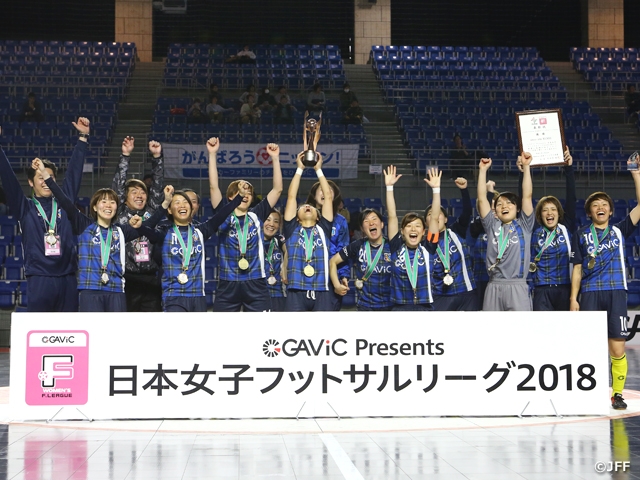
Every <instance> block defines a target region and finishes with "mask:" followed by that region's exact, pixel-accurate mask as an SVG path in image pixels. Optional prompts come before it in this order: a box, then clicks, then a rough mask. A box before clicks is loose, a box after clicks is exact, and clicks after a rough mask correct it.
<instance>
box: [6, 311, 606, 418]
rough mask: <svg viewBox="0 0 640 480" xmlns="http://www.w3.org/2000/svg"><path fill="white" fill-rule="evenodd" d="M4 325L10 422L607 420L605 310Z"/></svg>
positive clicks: (41, 316)
mask: <svg viewBox="0 0 640 480" xmlns="http://www.w3.org/2000/svg"><path fill="white" fill-rule="evenodd" d="M391 319H393V320H391ZM12 320H13V321H12V328H11V389H10V405H11V415H12V418H14V419H47V418H51V417H52V416H53V415H54V414H56V413H57V412H58V411H59V410H60V409H61V407H68V408H62V411H60V413H59V414H58V415H57V417H56V418H60V419H62V418H79V417H80V414H79V413H78V411H77V410H76V409H79V410H80V411H81V412H82V413H83V414H84V415H86V416H87V417H89V418H94V419H107V418H267V417H296V416H300V417H314V416H325V417H335V416H338V415H339V416H346V417H363V416H429V415H498V416H504V415H519V414H523V415H554V414H556V413H557V414H560V415H588V414H595V415H605V414H608V412H609V408H610V400H609V371H608V355H607V322H606V314H605V313H603V312H575V313H573V312H571V313H568V312H562V313H558V314H553V315H545V316H541V315H539V314H538V313H537V312H517V313H514V312H474V313H463V312H460V313H424V312H406V313H404V312H403V313H399V312H398V313H395V314H394V315H393V317H391V316H390V314H389V313H388V312H387V313H384V312H337V313H334V312H331V313H321V312H314V313H275V312H271V313H240V314H239V313H215V314H214V313H202V314H196V313H191V314H173V313H163V314H156V313H149V314H138V313H123V314H118V315H114V314H103V313H91V314H88V313H82V314H81V313H78V314H67V313H14V314H13V317H12ZM391 322H392V323H391ZM52 326H55V328H52ZM578 333H579V334H578ZM80 418H81V417H80Z"/></svg>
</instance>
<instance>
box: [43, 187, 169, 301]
mask: <svg viewBox="0 0 640 480" xmlns="http://www.w3.org/2000/svg"><path fill="white" fill-rule="evenodd" d="M46 184H47V186H48V187H49V188H50V189H51V192H52V193H53V196H54V197H55V198H56V200H57V201H58V202H59V204H60V207H62V209H63V210H64V211H65V212H66V213H67V215H68V218H69V221H70V222H71V225H72V228H73V233H74V234H75V235H77V239H78V290H79V291H80V311H81V312H126V311H127V305H126V298H125V294H124V292H125V288H124V287H125V280H124V273H125V255H124V248H125V242H129V241H131V240H133V239H134V238H138V237H140V236H141V235H143V234H144V233H151V232H152V230H151V228H153V227H155V225H156V223H158V221H159V220H160V219H161V218H162V217H163V216H164V213H163V212H160V211H159V212H158V213H157V214H155V215H154V216H153V217H151V218H150V219H149V220H148V221H147V222H145V224H144V225H143V226H141V227H140V228H138V229H136V228H133V227H131V226H130V225H122V226H114V227H113V228H112V229H111V232H112V234H111V248H110V250H109V259H108V261H107V264H106V269H105V270H103V268H102V257H101V255H102V253H101V243H105V244H106V243H107V242H109V238H108V235H109V230H110V229H109V228H104V227H101V226H99V225H98V224H97V223H96V221H95V220H93V219H92V218H89V217H87V216H86V215H84V214H82V213H80V211H78V209H77V208H76V207H75V205H74V204H73V202H72V201H71V200H70V199H69V197H67V196H66V195H65V194H64V192H63V191H62V189H61V188H60V187H59V186H58V184H57V183H56V182H55V180H54V179H53V178H48V179H47V180H46ZM100 237H102V240H100ZM104 273H106V274H107V276H108V278H109V280H108V282H107V283H106V284H105V283H103V282H102V275H103V274H104ZM87 291H90V292H91V293H89V292H87ZM85 292H87V293H85Z"/></svg>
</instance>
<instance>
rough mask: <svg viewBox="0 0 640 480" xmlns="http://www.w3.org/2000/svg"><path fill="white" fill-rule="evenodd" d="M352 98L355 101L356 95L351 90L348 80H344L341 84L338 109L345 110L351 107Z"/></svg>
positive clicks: (356, 99)
mask: <svg viewBox="0 0 640 480" xmlns="http://www.w3.org/2000/svg"><path fill="white" fill-rule="evenodd" d="M354 100H355V101H356V102H357V101H358V97H357V96H356V94H355V93H353V92H352V91H351V87H350V86H349V82H345V84H344V85H343V86H342V92H341V93H340V111H341V112H346V111H347V110H348V109H349V108H350V107H351V103H352V102H353V101H354Z"/></svg>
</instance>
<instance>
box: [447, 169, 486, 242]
mask: <svg viewBox="0 0 640 480" xmlns="http://www.w3.org/2000/svg"><path fill="white" fill-rule="evenodd" d="M487 183H488V182H487ZM455 184H456V187H458V188H459V189H460V196H461V197H462V213H461V214H460V216H459V217H458V218H457V219H456V221H455V222H454V225H453V226H451V227H449V228H451V229H453V228H454V227H455V232H456V233H457V234H459V235H460V236H462V237H464V236H466V234H467V228H469V224H470V223H471V216H472V215H473V207H472V206H471V197H470V196H469V189H468V188H467V185H468V183H467V179H466V178H462V177H458V178H456V180H455Z"/></svg>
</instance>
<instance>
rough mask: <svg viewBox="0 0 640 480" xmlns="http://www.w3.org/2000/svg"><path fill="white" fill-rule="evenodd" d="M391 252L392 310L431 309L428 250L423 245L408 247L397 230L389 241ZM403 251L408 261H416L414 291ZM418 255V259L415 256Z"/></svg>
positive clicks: (431, 294)
mask: <svg viewBox="0 0 640 480" xmlns="http://www.w3.org/2000/svg"><path fill="white" fill-rule="evenodd" d="M389 250H390V252H391V303H393V309H394V310H404V309H406V310H432V306H431V304H432V303H433V293H432V291H431V271H430V264H431V260H430V258H429V252H428V251H427V249H426V248H425V247H424V245H422V244H421V245H419V246H418V248H415V249H412V248H408V247H407V246H406V245H405V243H404V240H403V239H402V234H401V233H400V232H398V233H397V234H396V236H395V237H393V238H392V239H391V242H389ZM405 253H407V254H408V256H409V263H410V264H411V265H413V262H414V261H416V262H417V267H418V274H417V282H416V289H415V292H414V289H413V286H412V285H411V281H410V280H409V275H408V274H407V267H406V260H405ZM416 255H418V260H415V256H416Z"/></svg>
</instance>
